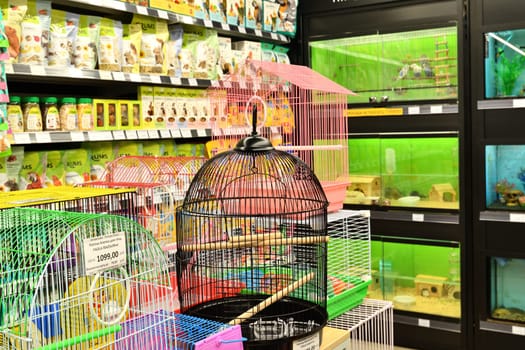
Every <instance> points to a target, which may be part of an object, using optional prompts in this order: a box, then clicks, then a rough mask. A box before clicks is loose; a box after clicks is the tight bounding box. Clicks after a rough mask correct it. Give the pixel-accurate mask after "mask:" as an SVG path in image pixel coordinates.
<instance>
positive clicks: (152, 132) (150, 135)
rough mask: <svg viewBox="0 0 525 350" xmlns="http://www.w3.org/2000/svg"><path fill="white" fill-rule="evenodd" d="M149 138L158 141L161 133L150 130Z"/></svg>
mask: <svg viewBox="0 0 525 350" xmlns="http://www.w3.org/2000/svg"><path fill="white" fill-rule="evenodd" d="M148 138H150V139H158V138H159V132H158V131H157V130H148Z"/></svg>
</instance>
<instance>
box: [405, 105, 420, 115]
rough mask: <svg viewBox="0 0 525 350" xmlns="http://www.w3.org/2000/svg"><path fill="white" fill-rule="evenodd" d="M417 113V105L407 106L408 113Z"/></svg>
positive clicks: (418, 109) (418, 111)
mask: <svg viewBox="0 0 525 350" xmlns="http://www.w3.org/2000/svg"><path fill="white" fill-rule="evenodd" d="M419 113H421V110H420V108H419V106H410V107H408V114H419Z"/></svg>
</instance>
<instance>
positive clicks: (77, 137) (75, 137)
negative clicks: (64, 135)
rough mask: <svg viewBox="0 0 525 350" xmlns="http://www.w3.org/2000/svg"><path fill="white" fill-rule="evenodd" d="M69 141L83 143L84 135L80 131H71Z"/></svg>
mask: <svg viewBox="0 0 525 350" xmlns="http://www.w3.org/2000/svg"><path fill="white" fill-rule="evenodd" d="M70 136H71V141H76V142H82V141H84V133H83V132H82V131H71V133H70Z"/></svg>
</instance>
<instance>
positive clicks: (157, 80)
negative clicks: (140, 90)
mask: <svg viewBox="0 0 525 350" xmlns="http://www.w3.org/2000/svg"><path fill="white" fill-rule="evenodd" d="M149 78H150V79H151V82H152V83H153V84H160V83H162V80H160V75H154V74H152V75H150V76H149Z"/></svg>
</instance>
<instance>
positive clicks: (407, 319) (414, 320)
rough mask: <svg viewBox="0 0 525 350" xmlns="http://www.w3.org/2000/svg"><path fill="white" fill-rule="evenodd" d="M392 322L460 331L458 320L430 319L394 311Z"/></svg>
mask: <svg viewBox="0 0 525 350" xmlns="http://www.w3.org/2000/svg"><path fill="white" fill-rule="evenodd" d="M394 323H403V324H406V325H410V326H417V327H423V328H432V329H438V330H442V331H448V332H454V333H461V324H460V323H459V322H452V321H450V322H449V321H439V320H431V319H427V318H420V317H412V316H405V315H396V313H394Z"/></svg>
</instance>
